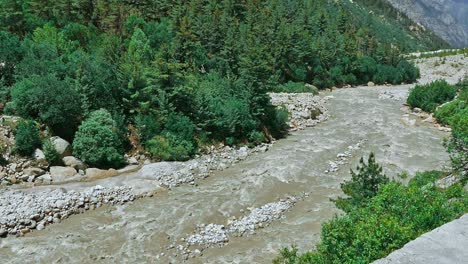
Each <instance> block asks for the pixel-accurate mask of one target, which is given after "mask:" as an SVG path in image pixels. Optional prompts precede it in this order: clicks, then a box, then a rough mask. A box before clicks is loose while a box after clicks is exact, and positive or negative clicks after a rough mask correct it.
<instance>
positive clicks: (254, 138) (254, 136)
mask: <svg viewBox="0 0 468 264" xmlns="http://www.w3.org/2000/svg"><path fill="white" fill-rule="evenodd" d="M249 142H251V143H253V144H255V145H258V144H260V143H262V142H265V135H264V134H263V133H262V132H259V131H253V132H252V133H250V136H249Z"/></svg>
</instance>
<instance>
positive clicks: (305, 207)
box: [0, 85, 448, 263]
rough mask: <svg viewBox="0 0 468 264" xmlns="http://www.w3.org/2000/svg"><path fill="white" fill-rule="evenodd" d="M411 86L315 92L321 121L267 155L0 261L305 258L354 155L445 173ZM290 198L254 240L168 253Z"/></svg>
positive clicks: (100, 215)
mask: <svg viewBox="0 0 468 264" xmlns="http://www.w3.org/2000/svg"><path fill="white" fill-rule="evenodd" d="M410 87H411V86H410V85H400V86H376V87H357V88H349V89H338V90H336V91H334V92H328V93H323V94H322V96H332V97H333V98H331V99H330V100H329V106H328V107H329V111H330V118H329V120H328V121H326V122H324V123H321V124H319V125H317V126H316V127H313V128H308V129H305V130H302V131H297V132H293V133H291V134H290V135H289V136H288V137H287V138H285V139H282V140H279V141H278V142H277V143H276V144H274V145H273V146H272V147H271V148H270V149H269V151H267V152H264V153H259V154H256V155H254V156H250V157H249V158H248V159H247V160H245V161H243V162H240V163H238V164H235V165H233V166H232V167H230V168H228V169H226V170H224V171H218V172H215V173H214V174H213V175H212V176H210V177H208V178H206V179H204V180H201V181H199V182H198V186H192V185H182V186H179V187H176V188H173V189H171V190H167V191H162V192H159V193H157V194H156V195H154V196H153V197H148V198H142V199H138V200H136V201H135V202H132V203H127V204H125V205H119V206H104V207H101V208H99V209H96V210H91V211H87V212H85V213H83V214H79V215H74V216H72V217H70V218H68V219H67V220H65V221H62V223H59V224H54V225H52V226H50V227H49V228H47V229H46V230H43V231H37V232H33V233H30V234H27V235H26V236H24V237H18V238H17V237H8V238H5V239H1V242H0V256H1V258H0V259H2V262H3V263H170V262H172V263H180V262H183V261H185V262H187V263H271V260H272V259H273V258H274V257H275V256H277V254H278V250H279V249H280V248H281V247H284V246H288V245H292V244H294V245H297V246H298V247H299V249H300V250H306V249H309V248H310V247H311V246H312V245H314V244H315V243H316V242H317V241H318V240H319V233H320V225H321V223H323V222H324V221H326V220H328V219H330V218H332V217H333V216H334V215H335V214H337V213H339V212H338V210H337V209H335V207H334V206H333V203H332V202H331V201H330V198H334V197H337V196H338V195H340V183H341V182H342V181H344V180H345V179H347V178H349V177H350V175H349V170H350V168H351V167H355V166H356V164H357V162H358V160H359V158H360V157H361V156H362V155H368V154H369V153H370V152H371V151H373V152H375V154H376V158H377V160H378V162H380V163H381V164H382V165H383V166H384V171H385V173H387V174H388V175H389V176H392V177H394V176H395V175H396V174H397V173H399V172H402V171H407V172H409V173H410V174H414V173H416V172H417V171H422V170H431V169H440V168H442V167H443V166H445V165H448V156H447V154H446V152H445V150H444V147H443V145H442V141H443V138H444V137H447V136H448V133H446V132H442V131H439V130H438V129H437V128H436V127H434V126H433V125H432V124H428V123H423V122H421V120H416V123H414V124H411V122H402V117H403V115H404V114H406V113H405V110H404V109H402V106H403V103H404V100H405V95H406V93H407V91H408V89H409V88H410ZM407 119H410V120H411V119H417V118H416V117H414V116H411V115H410V116H409V117H407ZM358 143H360V144H359V145H358ZM353 146H359V147H358V148H357V147H356V148H354V149H352V147H353ZM346 151H348V152H349V153H350V154H351V155H350V156H349V157H347V158H346V162H345V164H343V165H339V166H338V167H337V169H338V170H337V171H336V172H329V173H326V171H327V170H329V169H330V165H329V162H330V161H336V160H337V155H339V154H340V153H345V152H346ZM305 193H306V194H308V195H304V194H305ZM288 196H296V197H301V199H300V200H299V201H298V202H297V203H295V205H294V206H293V207H292V208H290V210H288V211H286V212H285V213H284V215H283V216H282V217H281V218H280V219H277V220H274V221H273V222H271V224H270V225H268V226H265V227H264V228H260V229H257V230H256V231H255V233H254V234H248V235H245V236H242V237H235V236H231V237H230V239H229V242H228V243H226V244H225V245H223V246H215V247H211V248H207V249H205V250H204V251H203V252H202V254H199V255H197V256H195V257H193V258H192V257H190V258H188V259H187V260H184V259H183V256H182V255H181V254H180V252H179V251H178V250H177V248H172V246H177V245H179V244H184V242H182V239H183V238H186V237H187V236H188V235H190V234H192V233H193V232H194V231H195V230H196V227H197V225H198V224H209V223H215V224H226V223H227V221H228V218H230V217H232V216H236V217H241V216H243V215H245V214H247V213H248V209H249V208H258V207H261V206H262V205H265V204H267V203H271V202H277V201H279V200H280V199H284V198H286V197H288ZM194 249H195V247H192V248H191V250H194ZM161 253H163V254H161Z"/></svg>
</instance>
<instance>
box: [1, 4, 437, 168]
mask: <svg viewBox="0 0 468 264" xmlns="http://www.w3.org/2000/svg"><path fill="white" fill-rule="evenodd" d="M364 5H365V3H364ZM0 6H1V9H0V30H1V31H0V63H1V64H0V111H3V112H5V113H7V114H15V115H19V116H21V117H23V118H25V119H30V120H34V121H36V122H38V123H40V124H44V125H45V126H46V127H47V129H48V131H49V134H53V135H58V136H61V137H64V138H66V139H68V140H74V142H73V146H74V150H75V153H74V154H75V155H77V156H78V157H79V158H81V159H83V160H84V161H85V162H87V163H89V164H92V165H95V166H101V167H112V166H119V165H121V164H122V163H123V157H122V156H123V153H124V152H125V151H127V150H129V149H132V148H133V149H138V148H141V147H143V148H144V149H145V150H146V151H148V152H149V153H150V154H151V155H152V156H153V157H154V158H157V159H163V160H185V159H187V158H188V157H190V156H191V155H193V154H194V153H196V151H197V147H198V146H199V145H200V144H206V143H209V142H213V141H222V142H225V143H227V144H236V143H239V142H252V143H258V142H262V141H266V140H269V139H270V138H271V137H275V138H278V137H281V136H282V135H283V134H284V133H285V132H286V129H287V126H286V124H285V121H286V119H287V113H285V112H284V110H281V109H276V108H275V107H273V106H272V105H271V103H270V101H269V97H268V95H267V92H269V91H274V90H275V88H277V87H278V86H279V85H282V84H287V83H310V84H313V85H315V86H317V87H318V88H326V87H332V86H342V85H345V84H351V85H356V84H362V83H367V82H368V81H373V82H375V83H386V82H387V83H401V82H412V81H414V80H415V79H416V78H417V77H418V75H419V72H418V70H417V69H416V68H415V67H414V66H413V65H412V64H411V63H409V62H408V61H406V60H404V59H402V58H401V57H400V56H399V55H400V53H401V52H402V51H403V52H408V51H414V50H416V49H423V50H429V49H436V48H440V47H442V46H443V45H445V44H444V43H441V42H438V41H434V40H433V39H431V35H430V34H429V33H427V34H425V33H421V34H422V37H421V36H420V37H419V38H416V37H414V36H413V35H411V34H410V33H408V31H407V29H406V28H405V27H406V26H407V25H405V24H404V23H403V24H402V23H401V20H398V19H394V18H392V17H391V16H390V17H389V18H388V19H384V20H383V19H381V17H380V16H379V15H377V14H374V13H373V12H368V11H366V10H367V9H364V8H363V6H358V5H357V4H353V3H351V2H349V1H343V2H340V1H327V0H309V1H299V0H295V1H280V0H271V1H259V0H245V1H234V0H223V1H214V0H190V1H179V0H158V1H146V0H142V1H129V0H128V1H117V0H97V1H90V0H58V1H48V0H29V1H19V0H0ZM292 86H294V85H292ZM285 87H288V86H285ZM296 87H297V86H296ZM28 122H29V121H28ZM22 127H23V128H24V129H25V128H30V127H31V125H30V124H29V125H26V124H25V125H23V126H22ZM21 133H24V131H22V132H21ZM28 133H34V131H28ZM26 134H27V133H26ZM43 137H44V136H43ZM104 139H105V140H104ZM36 145H37V144H33V145H31V146H30V147H23V146H20V147H19V148H18V150H19V149H21V152H22V153H23V154H25V153H28V152H30V151H32V149H33V148H34V147H36ZM52 156H53V155H52Z"/></svg>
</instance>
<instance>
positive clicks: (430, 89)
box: [406, 80, 457, 112]
mask: <svg viewBox="0 0 468 264" xmlns="http://www.w3.org/2000/svg"><path fill="white" fill-rule="evenodd" d="M456 94H457V88H456V87H455V86H453V85H450V84H448V83H447V82H446V81H445V80H437V81H434V82H432V83H430V84H427V85H416V87H414V88H413V89H411V91H410V94H409V96H408V99H407V101H406V102H407V103H408V104H409V105H410V106H411V107H413V108H414V107H419V108H421V109H422V110H424V111H426V112H434V110H435V109H436V107H437V106H439V105H441V104H443V103H446V102H448V101H450V100H452V99H453V98H454V97H455V95H456Z"/></svg>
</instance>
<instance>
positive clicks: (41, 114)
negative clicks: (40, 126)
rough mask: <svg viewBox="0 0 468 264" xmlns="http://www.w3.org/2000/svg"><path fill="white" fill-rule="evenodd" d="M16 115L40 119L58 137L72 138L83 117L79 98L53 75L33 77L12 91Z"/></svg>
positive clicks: (71, 88) (65, 83)
mask: <svg viewBox="0 0 468 264" xmlns="http://www.w3.org/2000/svg"><path fill="white" fill-rule="evenodd" d="M11 99H12V103H13V108H14V110H15V112H16V113H18V114H19V115H20V116H22V117H24V118H32V119H38V120H39V121H40V122H41V123H44V124H46V125H48V126H49V127H50V128H51V129H52V130H53V132H54V133H55V134H57V135H59V136H62V137H65V138H68V139H69V138H71V137H72V135H73V133H74V132H75V130H76V126H77V124H78V121H79V119H80V117H81V106H80V97H79V95H78V93H77V92H76V91H75V90H74V88H73V87H72V84H71V83H70V82H68V81H62V80H59V79H57V77H55V76H54V75H46V76H37V75H34V76H31V77H30V78H28V79H24V80H22V81H21V82H18V83H16V85H15V86H14V87H13V89H12V90H11Z"/></svg>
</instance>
